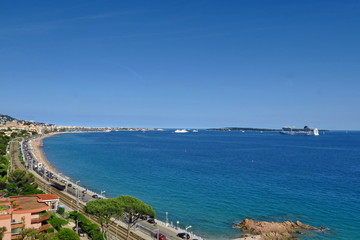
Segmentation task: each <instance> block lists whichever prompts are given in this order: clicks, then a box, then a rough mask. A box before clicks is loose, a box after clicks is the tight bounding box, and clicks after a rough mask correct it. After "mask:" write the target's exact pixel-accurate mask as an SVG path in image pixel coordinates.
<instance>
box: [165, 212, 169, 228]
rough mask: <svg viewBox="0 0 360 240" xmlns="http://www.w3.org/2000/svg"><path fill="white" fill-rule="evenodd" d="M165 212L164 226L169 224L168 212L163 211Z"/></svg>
mask: <svg viewBox="0 0 360 240" xmlns="http://www.w3.org/2000/svg"><path fill="white" fill-rule="evenodd" d="M165 214H166V218H165V219H166V221H165V226H168V225H169V219H168V212H165Z"/></svg>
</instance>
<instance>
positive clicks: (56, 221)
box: [48, 214, 68, 231]
mask: <svg viewBox="0 0 360 240" xmlns="http://www.w3.org/2000/svg"><path fill="white" fill-rule="evenodd" d="M48 223H50V224H51V226H53V227H54V228H55V229H56V230H57V231H59V230H60V229H61V227H62V226H64V225H66V224H68V222H67V221H66V220H64V219H62V218H59V217H57V216H56V215H55V214H53V215H52V216H51V218H50V219H49V220H48Z"/></svg>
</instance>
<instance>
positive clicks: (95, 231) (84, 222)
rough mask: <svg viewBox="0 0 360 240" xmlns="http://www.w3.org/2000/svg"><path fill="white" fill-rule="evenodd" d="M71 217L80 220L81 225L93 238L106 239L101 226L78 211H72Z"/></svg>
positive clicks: (95, 239) (96, 239)
mask: <svg viewBox="0 0 360 240" xmlns="http://www.w3.org/2000/svg"><path fill="white" fill-rule="evenodd" d="M69 218H71V219H74V220H75V221H76V220H78V221H79V227H80V228H81V229H82V230H83V231H84V232H86V233H87V234H88V235H89V237H90V238H91V239H92V240H104V237H103V235H102V234H101V232H100V227H99V226H98V225H97V224H95V223H93V222H92V221H91V220H89V219H88V218H87V217H85V216H84V215H83V214H81V213H78V212H75V211H73V212H70V213H69Z"/></svg>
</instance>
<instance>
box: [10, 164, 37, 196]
mask: <svg viewBox="0 0 360 240" xmlns="http://www.w3.org/2000/svg"><path fill="white" fill-rule="evenodd" d="M7 182H8V184H7V186H6V188H7V190H8V193H9V195H21V194H26V195H29V194H38V193H42V191H40V190H38V189H37V187H38V185H37V184H36V183H35V177H34V175H32V174H31V173H28V172H26V171H25V170H15V171H12V172H10V173H9V174H8V177H7Z"/></svg>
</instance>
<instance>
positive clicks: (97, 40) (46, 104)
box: [0, 0, 360, 129]
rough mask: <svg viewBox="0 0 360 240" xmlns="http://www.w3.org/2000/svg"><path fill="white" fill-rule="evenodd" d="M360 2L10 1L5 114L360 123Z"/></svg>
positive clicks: (129, 122) (250, 123) (164, 123)
mask: <svg viewBox="0 0 360 240" xmlns="http://www.w3.org/2000/svg"><path fill="white" fill-rule="evenodd" d="M359 43H360V1H351V0H349V1H340V0H339V1H331V0H324V1H313V0H311V1H310V0H309V1H306V0H304V1H265V0H264V1H256V0H255V1H220V0H219V1H212V0H206V1H200V0H194V1H88V0H86V1H81V0H78V1H25V0H24V1H16V0H14V1H1V2H0V63H1V64H0V81H1V85H0V86H1V87H0V89H1V94H0V102H1V105H0V106H1V108H0V113H2V114H8V115H11V116H14V117H17V118H21V119H27V120H36V121H44V122H50V123H55V124H59V125H83V126H129V127H175V128H176V127H194V128H206V127H225V126H239V127H269V128H280V127H282V126H285V125H290V126H298V127H300V126H304V125H309V126H314V127H319V128H326V129H360V110H359V109H360V108H359V105H360V44H359Z"/></svg>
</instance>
